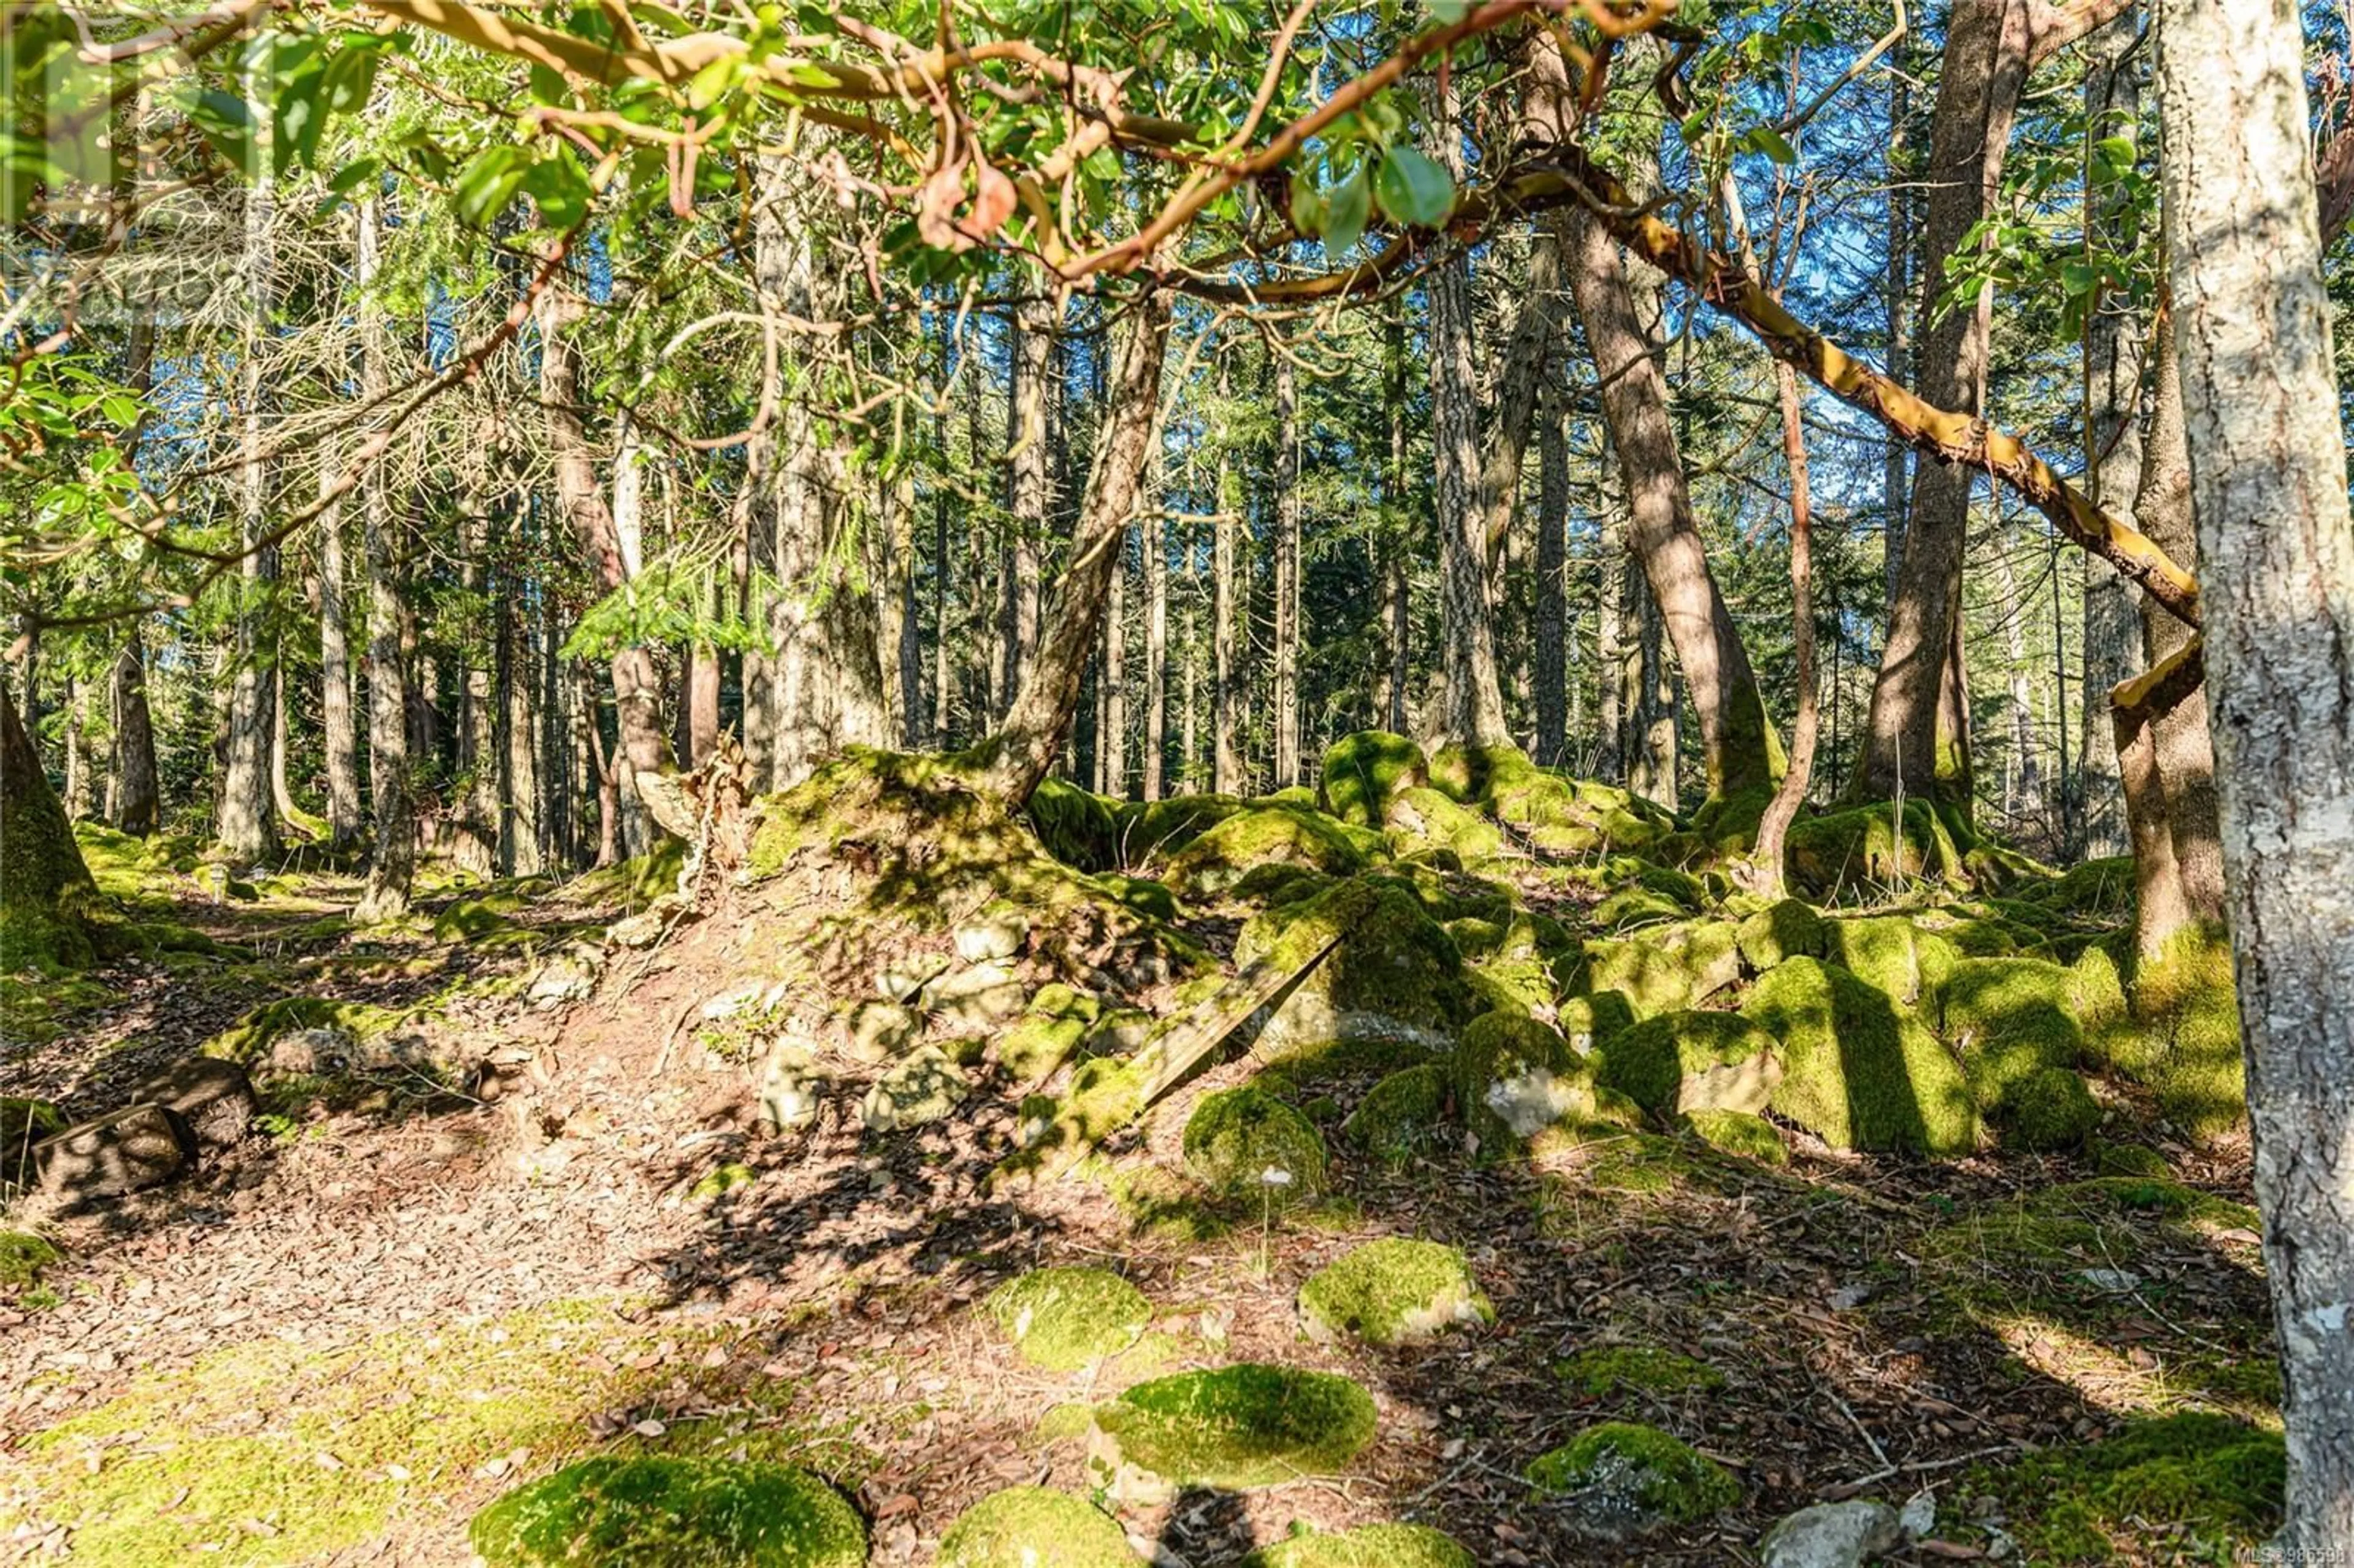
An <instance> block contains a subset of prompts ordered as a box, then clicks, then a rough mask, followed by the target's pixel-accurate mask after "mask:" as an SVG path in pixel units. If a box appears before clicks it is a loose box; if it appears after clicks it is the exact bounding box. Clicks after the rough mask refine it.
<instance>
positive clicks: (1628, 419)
mask: <svg viewBox="0 0 2354 1568" xmlns="http://www.w3.org/2000/svg"><path fill="white" fill-rule="evenodd" d="M1571 233H1572V237H1573V241H1574V243H1575V245H1576V247H1577V254H1576V261H1575V265H1574V266H1573V267H1572V268H1571V280H1570V281H1571V290H1572V292H1573V294H1574V296H1575V300H1576V303H1577V311H1578V315H1579V317H1580V319H1581V320H1582V321H1583V322H1584V323H1585V340H1586V344H1587V345H1588V347H1589V348H1590V349H1591V351H1592V353H1593V355H1594V362H1595V366H1596V372H1597V374H1598V375H1599V376H1601V379H1602V409H1603V418H1604V419H1605V420H1606V422H1607V424H1608V425H1609V427H1610V441H1611V445H1612V447H1613V448H1614V449H1615V450H1617V454H1618V463H1619V469H1620V471H1621V472H1622V473H1623V474H1624V475H1625V479H1626V486H1627V496H1628V530H1627V538H1628V546H1629V547H1630V548H1631V549H1632V551H1633V552H1634V555H1635V558H1636V560H1637V561H1638V563H1639V564H1640V565H1641V567H1642V568H1643V575H1644V577H1645V578H1646V579H1647V580H1648V581H1649V584H1650V588H1651V598H1652V600H1653V601H1654V603H1655V604H1656V605H1657V607H1658V610H1659V616H1660V618H1661V619H1662V620H1664V621H1665V623H1666V629H1667V634H1668V637H1669V639H1670V641H1671V642H1672V643H1673V644H1674V646H1675V651H1676V661H1677V662H1678V663H1679V664H1681V666H1682V667H1683V673H1684V680H1685V682H1686V683H1687V684H1688V685H1689V686H1690V688H1691V700H1692V708H1693V713H1694V715H1695V716H1696V717H1697V719H1698V720H1699V723H1700V734H1701V748H1702V757H1703V759H1704V761H1705V764H1706V767H1707V772H1708V788H1709V793H1710V794H1711V795H1729V794H1732V793H1734V792H1736V791H1739V790H1743V789H1758V788H1761V787H1765V786H1770V785H1771V784H1772V783H1773V780H1774V775H1775V768H1774V758H1773V741H1772V737H1771V731H1770V729H1769V727H1768V726H1767V724H1766V720H1765V703H1764V702H1763V700H1762V699H1761V698H1760V697H1759V695H1758V693H1757V681H1756V677H1755V675H1754V674H1752V673H1751V672H1750V668H1749V654H1748V652H1747V651H1746V650H1745V649H1744V648H1743V647H1742V645H1741V638H1740V634H1739V633H1738V632H1737V631H1736V630H1734V625H1733V616H1732V612H1731V611H1730V610H1728V609H1726V608H1725V604H1724V599H1723V595H1722V594H1720V593H1719V592H1718V591H1717V587H1716V579H1715V577H1713V576H1712V574H1711V573H1710V571H1709V566H1708V555H1707V549H1706V546H1704V545H1703V544H1702V540H1701V535H1700V529H1699V526H1698V525H1697V524H1695V523H1694V521H1693V518H1692V512H1691V493H1690V492H1689V491H1688V490H1687V489H1686V488H1685V485H1684V476H1683V459H1682V455H1681V452H1680V451H1679V450H1678V448H1677V444H1676V435H1675V429H1674V427H1673V425H1672V424H1671V423H1670V420H1669V418H1668V406H1667V382H1666V379H1665V378H1664V377H1663V376H1661V375H1660V373H1659V365H1658V364H1657V362H1656V361H1655V360H1654V359H1653V358H1652V357H1651V344H1650V343H1649V338H1648V334H1646V332H1645V331H1644V329H1643V328H1642V327H1641V325H1640V324H1639V323H1638V321H1637V318H1636V314H1635V309H1634V303H1633V300H1632V296H1631V294H1630V292H1629V290H1628V281H1627V273H1626V269H1625V266H1624V264H1623V263H1622V262H1621V261H1620V260H1619V255H1618V247H1617V243H1616V242H1615V241H1614V240H1612V238H1610V236H1609V235H1608V233H1606V231H1605V230H1604V229H1603V228H1601V226H1600V225H1598V224H1596V223H1595V222H1594V221H1593V220H1592V219H1591V218H1590V217H1586V216H1585V214H1584V213H1583V212H1575V213H1573V215H1572V218H1571ZM1670 778H1672V773H1670ZM1671 788H1672V786H1670V789H1671Z"/></svg>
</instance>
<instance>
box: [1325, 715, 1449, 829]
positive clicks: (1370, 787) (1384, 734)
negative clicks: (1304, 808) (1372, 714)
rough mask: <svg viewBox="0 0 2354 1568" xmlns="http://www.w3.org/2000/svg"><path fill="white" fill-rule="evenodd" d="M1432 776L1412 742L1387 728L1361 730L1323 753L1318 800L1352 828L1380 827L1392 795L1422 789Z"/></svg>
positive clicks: (1342, 737)
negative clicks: (1402, 790)
mask: <svg viewBox="0 0 2354 1568" xmlns="http://www.w3.org/2000/svg"><path fill="white" fill-rule="evenodd" d="M1428 778H1429V764H1428V763H1427V762H1426V761H1425V760H1424V758H1423V755H1422V747H1418V746H1416V744H1415V743H1414V742H1413V741H1411V740H1408V739H1407V738H1406V737H1405V736H1402V735H1393V734H1391V733H1390V732H1389V731H1387V730H1379V729H1367V730H1359V731H1358V732H1357V733H1356V734H1354V735H1345V736H1341V738H1340V739H1339V740H1336V741H1334V742H1333V743H1332V745H1331V748H1330V749H1328V750H1327V751H1326V752H1325V753H1324V768H1323V772H1322V773H1321V775H1320V777H1319V779H1318V782H1317V791H1318V800H1319V803H1320V805H1321V806H1322V807H1323V809H1324V810H1327V811H1329V812H1331V814H1332V815H1333V816H1335V817H1338V818H1340V819H1341V821H1344V822H1347V823H1349V824H1351V825H1352V826H1353V827H1360V828H1378V827H1382V826H1384V825H1385V824H1386V821H1387V819H1388V812H1389V802H1390V797H1391V796H1393V795H1394V794H1396V793H1397V792H1398V791H1399V790H1401V789H1417V788H1420V787H1422V786H1423V785H1424V784H1425V782H1426V780H1427V779H1428Z"/></svg>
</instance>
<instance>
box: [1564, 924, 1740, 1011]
mask: <svg viewBox="0 0 2354 1568" xmlns="http://www.w3.org/2000/svg"><path fill="white" fill-rule="evenodd" d="M1739 929H1740V928H1739V927H1737V926H1735V925H1734V923H1733V922H1731V921H1728V920H1687V921H1681V922H1679V923H1677V924H1674V925H1668V926H1653V927H1647V928H1645V929H1643V930H1641V931H1638V932H1636V933H1635V934H1634V935H1632V936H1629V937H1619V938H1605V939H1602V940H1598V941H1592V942H1588V943H1586V944H1585V953H1584V961H1583V963H1582V965H1581V966H1580V967H1579V968H1578V969H1577V970H1576V972H1575V975H1574V977H1573V981H1572V983H1571V984H1570V985H1569V986H1568V987H1567V988H1566V989H1568V990H1570V991H1584V992H1587V993H1589V994H1591V993H1598V992H1601V991H1617V992H1618V993H1619V994H1620V995H1621V996H1623V997H1624V998H1626V1001H1627V1004H1628V1007H1629V1008H1630V1009H1631V1010H1632V1011H1633V1012H1634V1015H1635V1016H1636V1017H1637V1018H1651V1017H1655V1016H1657V1015H1658V1014H1659V1013H1662V1012H1681V1011H1682V1010H1684V1009H1686V1008H1691V1007H1697V1006H1699V1005H1700V1004H1701V1003H1702V1002H1703V1001H1707V1000H1708V999H1709V998H1710V997H1712V996H1714V995H1715V994H1716V993H1717V992H1718V991H1723V990H1724V989H1725V988H1726V987H1727V986H1730V985H1732V984H1734V982H1736V981H1737V980H1740V978H1741V952H1740V948H1739V947H1738V946H1737V940H1738V935H1739Z"/></svg>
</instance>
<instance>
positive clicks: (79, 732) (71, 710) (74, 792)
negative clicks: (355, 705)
mask: <svg viewBox="0 0 2354 1568" xmlns="http://www.w3.org/2000/svg"><path fill="white" fill-rule="evenodd" d="M280 711H281V713H282V712H283V711H284V710H283V709H282V708H281V710H280ZM65 713H66V792H65V797H64V803H65V809H66V820H67V821H77V822H78V821H81V820H82V819H83V818H84V817H87V816H90V814H91V812H90V797H91V794H92V792H93V791H92V789H91V786H90V778H91V770H90V747H89V745H88V744H87V742H86V739H85V734H86V732H87V731H88V730H89V728H90V686H89V684H88V683H86V682H83V681H79V680H76V679H75V678H74V677H73V676H71V675H68V676H67V677H66V703H65Z"/></svg>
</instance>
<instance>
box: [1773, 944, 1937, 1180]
mask: <svg viewBox="0 0 2354 1568" xmlns="http://www.w3.org/2000/svg"><path fill="white" fill-rule="evenodd" d="M1741 1012H1742V1015H1743V1016H1744V1017H1745V1018H1747V1019H1748V1020H1749V1021H1750V1022H1753V1023H1755V1024H1756V1025H1757V1026H1758V1027H1759V1028H1761V1029H1763V1030H1764V1031H1765V1033H1767V1034H1769V1035H1771V1036H1773V1038H1774V1039H1775V1040H1776V1041H1777V1042H1778V1043H1779V1044H1780V1047H1781V1051H1780V1054H1781V1057H1782V1067H1783V1076H1782V1082H1781V1084H1780V1086H1778V1087H1776V1089H1775V1091H1774V1098H1773V1109H1774V1110H1775V1112H1776V1114H1778V1115H1781V1116H1784V1117H1787V1118H1789V1119H1790V1120H1792V1121H1794V1122H1797V1124H1798V1125H1799V1126H1800V1127H1803V1128H1806V1129H1807V1130H1808V1131H1809V1132H1811V1133H1813V1134H1815V1136H1817V1137H1818V1138H1820V1139H1822V1140H1823V1141H1824V1142H1826V1143H1828V1144H1829V1145H1831V1146H1832V1147H1833V1148H1835V1149H1870V1150H1889V1151H1895V1152H1903V1153H1913V1154H1929V1155H1959V1154H1967V1153H1968V1152H1970V1151H1971V1150H1974V1149H1976V1148H1977V1147H1978V1137H1979V1127H1978V1104H1977V1101H1976V1100H1975V1099H1974V1098H1973V1097H1972V1096H1971V1094H1970V1087H1969V1082H1968V1080H1967V1078H1966V1077H1964V1075H1963V1074H1962V1069H1961V1065H1960V1064H1959V1063H1957V1062H1956V1061H1955V1060H1954V1058H1953V1056H1952V1054H1950V1053H1948V1052H1947V1051H1946V1047H1945V1046H1944V1045H1943V1044H1940V1043H1939V1041H1938V1040H1937V1037H1936V1036H1935V1035H1934V1034H1932V1033H1930V1032H1929V1031H1928V1029H1927V1028H1926V1027H1925V1026H1924V1025H1923V1024H1922V1023H1921V1022H1920V1021H1919V1020H1918V1019H1917V1018H1915V1017H1914V1015H1913V1013H1912V1012H1911V1010H1910V1009H1906V1008H1901V1007H1899V1006H1898V1005H1897V1004H1896V1003H1895V1002H1893V1001H1890V1000H1889V999H1888V995H1887V993H1886V992H1885V991H1881V990H1879V989H1878V988H1876V987H1873V986H1870V985H1866V984H1865V983H1864V982H1863V981H1861V980H1858V979H1857V978H1856V977H1855V976H1853V975H1851V974H1850V973H1848V971H1847V970H1845V969H1841V968H1840V967H1839V966H1838V965H1836V964H1827V963H1824V962H1823V961H1821V960H1820V959H1791V960H1789V961H1788V962H1787V963H1785V964H1783V965H1782V966H1781V967H1779V968H1778V969H1774V970H1772V971H1770V972H1769V973H1767V974H1766V975H1765V977H1764V978H1762V979H1761V980H1758V982H1757V984H1756V985H1755V987H1753V988H1752V989H1751V991H1750V992H1749V994H1748V995H1747V996H1746V997H1745V998H1744V999H1743V1001H1742V1007H1741Z"/></svg>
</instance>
